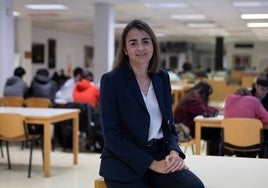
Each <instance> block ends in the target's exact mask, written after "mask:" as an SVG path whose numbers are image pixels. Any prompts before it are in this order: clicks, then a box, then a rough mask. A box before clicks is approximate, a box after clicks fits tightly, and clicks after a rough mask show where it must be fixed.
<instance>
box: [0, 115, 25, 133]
mask: <svg viewBox="0 0 268 188" xmlns="http://www.w3.org/2000/svg"><path fill="white" fill-rule="evenodd" d="M25 131H26V124H25V118H24V116H22V115H20V114H16V113H0V137H5V138H16V137H19V136H23V135H25V133H26V132H25Z"/></svg>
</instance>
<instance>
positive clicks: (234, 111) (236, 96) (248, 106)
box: [224, 87, 268, 157]
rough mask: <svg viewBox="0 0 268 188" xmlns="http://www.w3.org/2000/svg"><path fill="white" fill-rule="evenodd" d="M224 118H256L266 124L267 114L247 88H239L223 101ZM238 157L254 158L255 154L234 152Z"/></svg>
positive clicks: (267, 120)
mask: <svg viewBox="0 0 268 188" xmlns="http://www.w3.org/2000/svg"><path fill="white" fill-rule="evenodd" d="M224 118H256V119H259V120H260V121H261V122H262V123H263V124H267V123H268V112H267V111H266V110H265V108H264V107H263V105H262V104H261V102H260V100H258V99H257V98H256V97H254V96H252V95H251V93H250V91H249V90H248V89H247V88H244V87H240V88H239V89H237V90H236V91H235V93H233V94H229V95H228V96H227V97H226V100H225V107H224ZM235 154H236V156H238V157H256V156H257V153H256V152H246V153H245V152H236V153H235Z"/></svg>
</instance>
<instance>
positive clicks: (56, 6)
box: [25, 4, 68, 10]
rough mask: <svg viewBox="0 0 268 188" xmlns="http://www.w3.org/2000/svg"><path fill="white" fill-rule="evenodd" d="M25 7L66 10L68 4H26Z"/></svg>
mask: <svg viewBox="0 0 268 188" xmlns="http://www.w3.org/2000/svg"><path fill="white" fill-rule="evenodd" d="M25 8H27V9H31V10H66V9H68V7H67V6H64V5H61V4H26V5H25Z"/></svg>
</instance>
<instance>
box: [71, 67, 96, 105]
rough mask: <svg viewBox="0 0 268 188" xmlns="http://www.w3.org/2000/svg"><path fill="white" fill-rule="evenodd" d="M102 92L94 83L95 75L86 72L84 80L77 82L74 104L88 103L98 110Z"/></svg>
mask: <svg viewBox="0 0 268 188" xmlns="http://www.w3.org/2000/svg"><path fill="white" fill-rule="evenodd" d="M99 98H100V91H99V88H98V87H97V86H96V85H95V84H94V83H93V74H92V72H90V71H84V73H83V78H82V79H81V80H80V81H78V82H77V84H76V85H75V87H74V90H73V99H74V102H81V103H88V104H90V105H91V106H92V107H94V108H96V107H98V105H99Z"/></svg>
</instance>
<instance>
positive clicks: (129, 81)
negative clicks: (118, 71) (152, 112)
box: [122, 66, 147, 111]
mask: <svg viewBox="0 0 268 188" xmlns="http://www.w3.org/2000/svg"><path fill="white" fill-rule="evenodd" d="M122 71H123V75H124V77H125V78H126V87H127V88H128V89H129V90H130V92H131V93H132V94H133V96H134V97H135V98H136V99H137V101H138V103H139V104H140V105H141V106H142V107H143V108H144V109H145V110H146V111H147V108H146V105H145V102H144V100H143V96H142V94H141V91H140V88H139V85H138V83H137V81H136V78H135V75H134V72H133V71H132V70H131V69H130V68H129V67H128V66H125V67H123V69H122Z"/></svg>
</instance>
